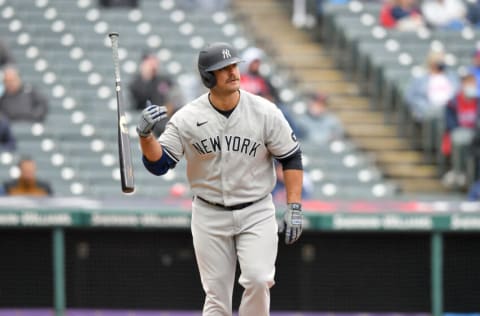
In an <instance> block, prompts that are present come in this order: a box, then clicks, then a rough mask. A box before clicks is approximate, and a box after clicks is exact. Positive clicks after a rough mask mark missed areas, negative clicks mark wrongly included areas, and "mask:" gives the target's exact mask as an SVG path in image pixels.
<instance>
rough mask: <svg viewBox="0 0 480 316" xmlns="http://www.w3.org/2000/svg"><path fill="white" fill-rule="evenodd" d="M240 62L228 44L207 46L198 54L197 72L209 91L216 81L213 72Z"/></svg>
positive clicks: (234, 50)
mask: <svg viewBox="0 0 480 316" xmlns="http://www.w3.org/2000/svg"><path fill="white" fill-rule="evenodd" d="M241 61H242V59H241V58H240V57H239V56H238V53H237V50H236V49H235V48H233V47H232V46H231V45H230V44H228V43H221V42H218V43H212V44H210V45H208V46H207V47H205V48H204V49H202V50H201V51H200V53H199V54H198V71H199V72H200V77H201V78H202V82H203V84H204V85H205V87H207V88H209V89H211V88H213V87H215V85H216V84H217V81H216V79H215V75H214V74H213V71H214V70H218V69H222V68H224V67H227V66H228V65H232V64H236V63H239V62H241Z"/></svg>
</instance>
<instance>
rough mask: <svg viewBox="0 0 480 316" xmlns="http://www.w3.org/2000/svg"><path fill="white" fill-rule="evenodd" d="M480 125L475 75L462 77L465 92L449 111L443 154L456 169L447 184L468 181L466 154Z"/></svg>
mask: <svg viewBox="0 0 480 316" xmlns="http://www.w3.org/2000/svg"><path fill="white" fill-rule="evenodd" d="M479 122H480V97H479V94H478V89H477V82H476V80H475V76H474V75H473V74H471V73H466V74H464V75H463V76H462V81H461V89H460V90H459V92H458V93H457V94H456V95H455V97H454V98H453V99H452V100H451V101H450V102H449V103H448V105H447V107H446V108H445V126H446V131H445V134H444V137H443V142H442V153H443V154H444V155H445V156H451V161H452V170H450V171H449V172H448V173H447V174H446V175H445V177H444V180H445V182H446V184H447V185H450V186H451V185H452V183H453V184H456V185H459V186H461V185H462V184H463V182H464V174H463V173H464V172H465V168H466V166H465V155H466V151H467V148H468V146H469V145H470V144H471V142H472V140H473V137H474V136H475V128H476V126H477V124H479Z"/></svg>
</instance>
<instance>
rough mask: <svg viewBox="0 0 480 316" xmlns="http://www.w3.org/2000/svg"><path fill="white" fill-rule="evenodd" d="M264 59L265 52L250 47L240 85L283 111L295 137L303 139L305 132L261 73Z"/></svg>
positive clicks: (245, 55)
mask: <svg viewBox="0 0 480 316" xmlns="http://www.w3.org/2000/svg"><path fill="white" fill-rule="evenodd" d="M263 58H264V52H263V50H261V49H259V48H257V47H249V48H247V49H246V50H245V51H244V53H243V54H242V59H243V61H244V62H245V63H244V64H242V65H241V68H240V69H241V75H240V85H241V87H242V89H244V90H246V91H248V92H251V93H254V94H256V95H260V96H262V97H264V98H266V99H268V100H270V101H271V102H273V103H275V104H276V105H277V106H278V108H279V109H280V110H281V111H282V113H283V115H284V116H285V118H286V119H287V121H288V123H289V124H290V126H291V127H292V130H293V131H294V133H295V135H297V137H299V138H303V136H304V131H303V130H302V129H301V128H299V126H298V124H297V123H296V122H295V119H294V118H293V115H292V114H291V113H290V111H289V110H288V108H287V107H286V106H285V104H283V102H282V100H281V99H280V95H279V93H278V91H277V89H276V88H275V87H274V86H273V84H272V83H271V82H270V80H269V79H268V78H267V77H265V76H263V75H262V74H261V73H260V66H261V64H262V60H263Z"/></svg>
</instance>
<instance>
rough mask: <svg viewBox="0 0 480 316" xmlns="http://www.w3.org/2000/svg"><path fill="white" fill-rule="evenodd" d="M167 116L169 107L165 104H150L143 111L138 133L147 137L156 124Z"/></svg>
mask: <svg viewBox="0 0 480 316" xmlns="http://www.w3.org/2000/svg"><path fill="white" fill-rule="evenodd" d="M167 117H168V116H167V108H166V107H165V106H158V105H154V104H150V105H149V106H147V107H146V108H145V109H144V110H143V111H142V114H141V116H140V120H139V122H138V125H137V134H138V135H139V136H140V137H147V136H148V135H150V133H151V132H152V130H153V127H154V126H155V124H157V123H158V122H160V121H162V120H164V119H166V118H167Z"/></svg>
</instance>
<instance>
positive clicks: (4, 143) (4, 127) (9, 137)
mask: <svg viewBox="0 0 480 316" xmlns="http://www.w3.org/2000/svg"><path fill="white" fill-rule="evenodd" d="M15 149H16V140H15V137H14V136H13V133H12V130H11V128H10V122H9V121H8V119H7V118H6V117H5V116H4V115H2V114H1V113H0V152H2V151H14V150H15Z"/></svg>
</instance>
